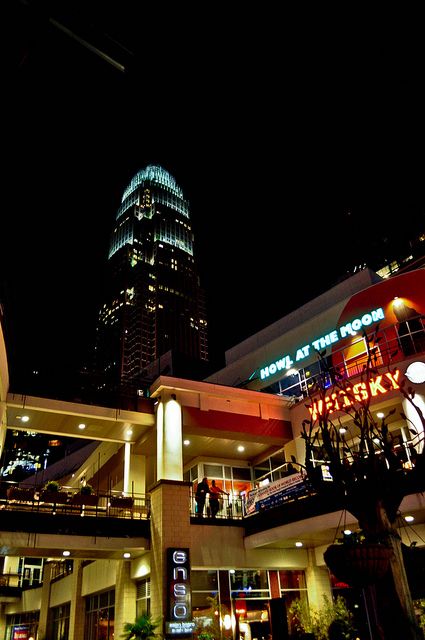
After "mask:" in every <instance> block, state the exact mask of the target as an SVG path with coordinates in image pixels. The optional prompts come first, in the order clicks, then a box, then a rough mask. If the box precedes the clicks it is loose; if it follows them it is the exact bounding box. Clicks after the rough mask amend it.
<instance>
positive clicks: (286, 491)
mask: <svg viewBox="0 0 425 640" xmlns="http://www.w3.org/2000/svg"><path fill="white" fill-rule="evenodd" d="M307 493H308V491H307V487H306V485H305V483H304V476H303V475H302V474H301V473H293V474H292V475H290V476H286V477H285V478H279V480H275V481H274V482H270V483H269V484H266V485H265V486H263V487H259V488H258V489H253V490H252V491H248V496H247V498H246V501H245V515H250V514H252V513H256V512H257V511H260V509H270V508H271V507H276V506H278V505H279V504H282V503H283V502H286V501H287V500H291V499H294V498H296V497H298V496H300V495H306V494H307Z"/></svg>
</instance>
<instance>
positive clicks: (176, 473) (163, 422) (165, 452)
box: [156, 394, 183, 481]
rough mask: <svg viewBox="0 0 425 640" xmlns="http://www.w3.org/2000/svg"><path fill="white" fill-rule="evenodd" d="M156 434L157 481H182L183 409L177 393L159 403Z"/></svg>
mask: <svg viewBox="0 0 425 640" xmlns="http://www.w3.org/2000/svg"><path fill="white" fill-rule="evenodd" d="M156 435H157V471H156V473H157V478H156V479H157V481H159V480H180V481H182V480H183V450H182V446H183V443H182V439H183V438H182V411H181V406H180V403H179V402H177V399H176V396H175V394H171V395H169V396H168V397H163V398H161V400H160V401H159V403H158V405H157V411H156Z"/></svg>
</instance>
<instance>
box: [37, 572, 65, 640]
mask: <svg viewBox="0 0 425 640" xmlns="http://www.w3.org/2000/svg"><path fill="white" fill-rule="evenodd" d="M52 567H53V565H52V563H51V562H46V563H45V564H44V569H43V584H42V585H41V599H40V617H39V619H38V633H37V638H47V616H48V614H49V607H50V581H51V579H52ZM70 637H72V636H70Z"/></svg>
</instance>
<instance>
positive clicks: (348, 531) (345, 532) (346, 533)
mask: <svg viewBox="0 0 425 640" xmlns="http://www.w3.org/2000/svg"><path fill="white" fill-rule="evenodd" d="M352 533H353V532H352V531H351V529H344V535H345V536H351V534H352Z"/></svg>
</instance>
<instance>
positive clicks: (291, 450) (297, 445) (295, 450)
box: [283, 436, 305, 471]
mask: <svg viewBox="0 0 425 640" xmlns="http://www.w3.org/2000/svg"><path fill="white" fill-rule="evenodd" d="M283 450H284V452H285V460H286V462H290V460H291V456H294V457H295V460H296V461H297V462H299V463H300V464H304V465H305V440H303V439H302V438H301V437H300V436H298V437H297V438H294V439H293V440H291V442H288V444H286V445H285V446H284V447H283ZM295 469H296V470H297V471H299V470H300V469H299V467H295Z"/></svg>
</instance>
